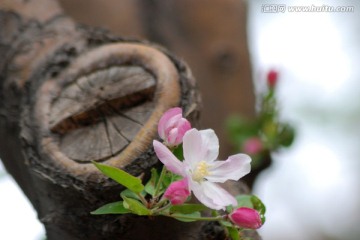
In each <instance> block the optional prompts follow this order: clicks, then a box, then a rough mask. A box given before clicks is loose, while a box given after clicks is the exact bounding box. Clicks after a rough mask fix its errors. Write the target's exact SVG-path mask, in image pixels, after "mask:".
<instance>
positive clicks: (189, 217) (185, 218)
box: [171, 212, 201, 222]
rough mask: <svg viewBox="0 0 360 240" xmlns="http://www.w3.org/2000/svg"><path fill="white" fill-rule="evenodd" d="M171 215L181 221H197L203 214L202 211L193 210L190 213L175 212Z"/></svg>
mask: <svg viewBox="0 0 360 240" xmlns="http://www.w3.org/2000/svg"><path fill="white" fill-rule="evenodd" d="M171 216H172V217H174V218H175V219H176V220H179V221H181V222H195V221H198V220H199V219H197V218H200V217H201V214H200V212H193V213H190V214H182V213H174V214H171Z"/></svg>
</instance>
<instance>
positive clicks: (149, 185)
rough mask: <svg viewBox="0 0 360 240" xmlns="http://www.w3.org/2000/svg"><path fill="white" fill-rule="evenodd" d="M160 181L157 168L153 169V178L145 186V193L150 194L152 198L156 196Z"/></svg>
mask: <svg viewBox="0 0 360 240" xmlns="http://www.w3.org/2000/svg"><path fill="white" fill-rule="evenodd" d="M158 180H159V174H158V172H157V170H156V169H155V168H152V169H151V178H150V180H149V181H148V182H147V183H146V184H145V192H147V193H148V194H150V195H151V196H152V197H154V195H155V188H156V184H157V182H158Z"/></svg>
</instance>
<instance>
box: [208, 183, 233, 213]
mask: <svg viewBox="0 0 360 240" xmlns="http://www.w3.org/2000/svg"><path fill="white" fill-rule="evenodd" d="M201 186H202V187H203V189H204V194H205V195H206V196H208V197H209V198H212V200H213V202H214V204H216V205H218V206H219V207H220V206H221V209H225V207H226V206H229V205H232V206H237V201H236V199H235V197H234V196H233V195H231V194H230V193H228V192H227V191H226V190H225V189H223V188H222V187H220V186H219V185H217V184H216V183H212V182H209V181H203V182H202V183H201Z"/></svg>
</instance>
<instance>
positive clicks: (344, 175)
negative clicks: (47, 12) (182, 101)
mask: <svg viewBox="0 0 360 240" xmlns="http://www.w3.org/2000/svg"><path fill="white" fill-rule="evenodd" d="M59 2H60V4H61V5H62V7H63V8H64V10H65V12H66V13H67V14H68V15H70V16H71V17H73V18H74V19H75V20H76V21H77V22H79V23H81V24H86V25H91V26H97V27H104V28H107V29H109V30H110V31H111V32H113V33H115V34H117V35H119V36H124V37H126V38H136V39H148V40H150V41H152V42H155V43H158V44H161V45H163V46H165V47H166V48H168V49H170V50H171V51H172V52H173V53H174V54H176V55H177V56H179V57H180V58H183V59H184V60H185V61H186V62H187V63H188V65H189V66H190V68H191V69H192V71H193V75H194V76H195V78H196V79H197V81H198V85H199V88H200V91H201V93H202V98H203V110H202V116H201V127H202V128H213V129H214V130H215V131H216V133H217V134H218V136H219V138H220V144H221V147H220V154H221V157H222V158H224V157H226V156H228V155H230V154H234V153H236V152H237V151H239V149H240V150H241V149H242V146H237V145H236V141H234V140H233V139H232V138H231V134H232V132H231V131H233V130H232V128H229V127H228V123H229V118H231V116H234V115H235V116H236V115H240V116H241V118H244V119H247V121H250V122H251V121H253V122H255V121H257V118H258V116H259V112H261V106H262V104H261V101H262V98H263V96H264V95H266V93H267V91H269V86H268V84H267V80H269V72H271V71H275V72H276V86H274V95H273V96H272V98H274V99H275V100H276V106H277V111H276V113H277V115H276V117H277V118H276V121H280V122H284V123H288V124H290V125H291V126H292V127H293V128H294V131H295V138H294V141H293V142H292V144H291V146H290V147H282V146H277V147H276V148H270V149H268V150H269V151H271V154H270V156H271V157H270V158H271V165H270V166H269V167H267V166H268V163H267V165H266V166H265V167H267V168H266V169H264V170H263V171H261V172H260V173H259V175H257V177H256V180H255V182H254V185H253V192H254V193H255V194H256V195H258V196H259V197H260V198H261V199H262V200H263V202H264V203H265V205H266V206H267V214H266V217H267V222H266V224H265V225H264V226H263V227H262V228H261V229H260V233H261V235H262V237H263V239H264V240H297V239H299V240H304V239H308V240H358V239H360V229H359V228H358V227H357V225H358V222H359V220H360V217H359V213H360V194H359V189H360V186H359V185H360V184H359V183H360V181H359V180H360V179H359V178H360V174H359V173H360V160H359V159H358V158H359V157H358V156H359V155H360V148H359V147H358V146H359V144H360V127H359V124H358V123H359V122H360V80H359V78H360V68H359V67H358V66H357V64H358V63H359V62H360V61H359V60H360V59H359V58H360V44H359V43H360V39H359V38H360V21H359V20H360V3H359V2H358V1H357V0H342V1H331V0H311V1H310V0H309V1H306V0H302V1H300V0H292V1H291V2H290V1H285V0H282V1H275V0H266V1H265V0H252V1H242V0H198V1H194V0H166V1H164V0H146V1H144V0H137V1H135V0H121V1H119V0H106V1H97V0H77V1H72V0H60V1H59ZM313 6H314V7H313ZM308 7H309V8H308ZM327 7H329V8H327ZM331 7H350V8H339V9H338V11H339V12H332V11H330V10H331ZM351 7H353V8H351ZM290 8H291V9H290ZM309 10H311V12H308V11H309ZM229 131H230V132H229ZM2 141H4V140H2ZM0 196H1V200H0V201H1V204H0V212H1V213H2V214H1V215H0V226H6V227H5V228H4V227H2V228H1V231H0V238H1V239H6V240H7V239H11V240H12V239H29V240H39V239H42V237H43V235H44V233H43V231H44V230H43V228H42V226H41V224H40V223H39V222H38V221H37V220H36V213H34V211H33V210H32V207H31V206H30V205H29V203H28V202H27V200H26V199H25V198H24V196H23V195H22V193H21V191H20V190H19V189H18V188H17V186H16V185H15V183H14V182H13V180H12V179H11V177H10V176H8V175H6V174H5V171H4V169H3V167H2V165H0ZM12 215H14V216H21V217H20V218H16V219H15V218H14V219H12V218H11V217H10V216H12ZM18 226H22V228H21V229H22V230H21V231H19V230H18V229H19V228H18Z"/></svg>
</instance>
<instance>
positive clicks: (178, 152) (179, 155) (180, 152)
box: [173, 144, 184, 161]
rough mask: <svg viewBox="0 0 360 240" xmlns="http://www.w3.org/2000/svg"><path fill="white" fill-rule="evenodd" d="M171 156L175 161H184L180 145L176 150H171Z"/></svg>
mask: <svg viewBox="0 0 360 240" xmlns="http://www.w3.org/2000/svg"><path fill="white" fill-rule="evenodd" d="M173 154H174V155H175V157H176V158H177V159H179V160H180V161H183V160H184V152H183V147H182V144H181V145H179V146H177V147H176V148H174V150H173Z"/></svg>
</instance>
